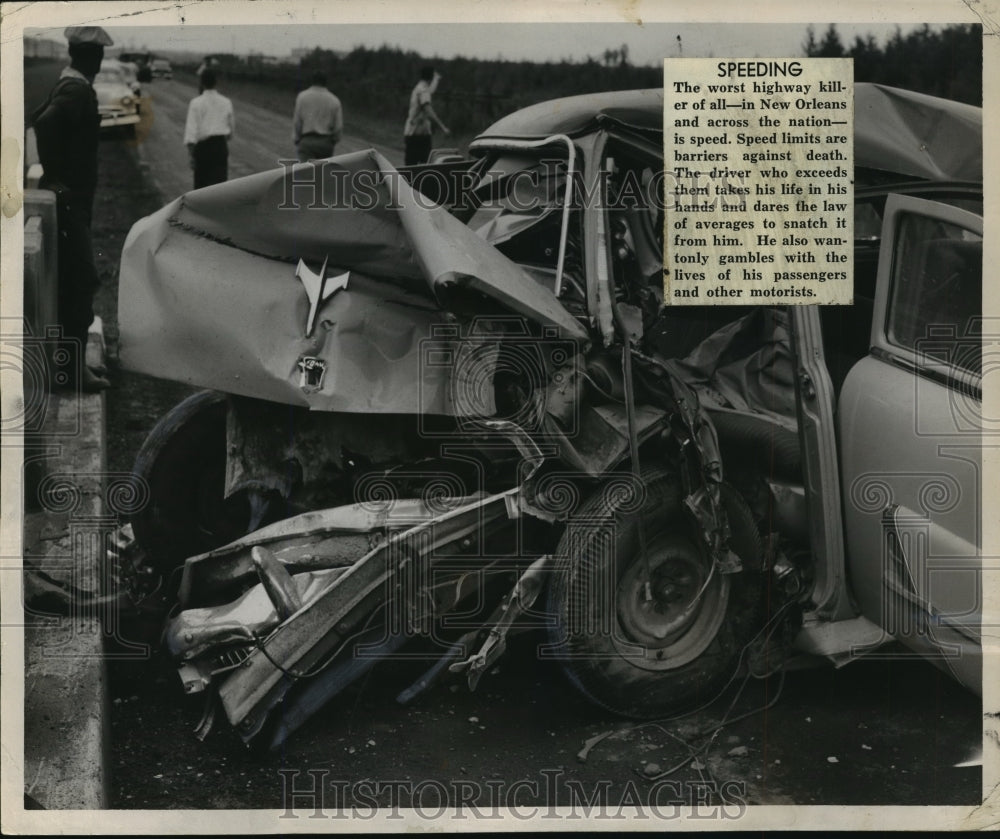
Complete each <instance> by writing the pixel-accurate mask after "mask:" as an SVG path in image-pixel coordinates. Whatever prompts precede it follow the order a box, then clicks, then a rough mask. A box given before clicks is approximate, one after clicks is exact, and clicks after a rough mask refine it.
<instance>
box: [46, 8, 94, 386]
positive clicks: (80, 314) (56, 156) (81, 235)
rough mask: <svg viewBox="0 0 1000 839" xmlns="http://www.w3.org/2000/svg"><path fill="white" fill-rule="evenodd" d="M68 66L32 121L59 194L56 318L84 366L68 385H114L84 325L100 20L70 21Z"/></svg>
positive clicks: (89, 303) (90, 269) (90, 304)
mask: <svg viewBox="0 0 1000 839" xmlns="http://www.w3.org/2000/svg"><path fill="white" fill-rule="evenodd" d="M64 34H65V36H66V39H67V40H68V41H69V55H70V66H69V67H67V68H65V69H64V70H63V71H62V75H61V76H60V77H59V81H58V82H57V83H56V86H55V87H54V88H53V89H52V92H51V93H50V94H49V97H48V99H47V100H46V101H45V104H43V105H42V106H41V107H40V108H39V109H38V110H37V111H36V112H35V114H34V119H33V120H32V123H33V126H34V129H35V138H36V141H37V143H38V157H39V160H40V162H41V164H42V169H43V170H44V173H43V175H42V179H41V182H40V184H39V186H41V188H42V189H50V190H52V191H53V192H54V193H55V194H56V211H57V217H58V223H59V251H58V252H59V291H58V305H59V323H60V324H61V326H62V331H63V338H64V339H65V345H64V348H65V349H67V350H68V351H69V352H70V354H71V356H70V357H71V358H72V359H73V360H74V362H76V363H74V364H71V365H70V368H71V369H73V370H79V371H80V373H79V379H78V380H76V381H71V382H70V383H69V384H70V385H72V386H78V387H80V388H81V389H82V390H84V391H88V392H93V391H98V390H103V389H104V388H106V387H110V382H108V380H107V379H105V378H104V377H103V376H102V375H99V373H100V372H103V371H94V370H91V369H90V368H89V367H87V365H86V347H87V331H88V329H89V328H90V324H91V322H92V321H93V320H94V294H95V292H96V291H97V286H98V282H99V280H98V275H97V267H96V266H95V265H94V255H93V248H92V246H91V240H90V225H91V218H92V215H93V210H94V192H95V190H96V188H97V144H98V138H99V131H100V124H101V118H100V116H99V115H98V113H97V96H96V94H95V93H94V88H93V87H92V86H91V85H92V84H93V81H94V76H96V75H97V71H98V70H99V69H100V67H101V61H102V59H103V58H104V48H105V47H109V46H111V45H112V43H113V42H112V40H111V38H110V37H108V33H107V32H105V31H104V30H103V29H101V28H100V27H99V26H71V27H69V28H68V29H66V31H65V33H64Z"/></svg>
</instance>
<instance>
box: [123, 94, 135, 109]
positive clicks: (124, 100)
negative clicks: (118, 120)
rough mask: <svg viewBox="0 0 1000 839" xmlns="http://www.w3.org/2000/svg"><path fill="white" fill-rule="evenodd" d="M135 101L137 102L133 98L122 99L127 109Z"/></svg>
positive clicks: (124, 97) (125, 97)
mask: <svg viewBox="0 0 1000 839" xmlns="http://www.w3.org/2000/svg"><path fill="white" fill-rule="evenodd" d="M134 101H135V100H134V99H133V98H132V97H131V96H123V97H122V105H123V106H125V107H126V108H127V107H128V106H129V105H131V104H132V103H133V102H134Z"/></svg>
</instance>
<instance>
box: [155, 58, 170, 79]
mask: <svg viewBox="0 0 1000 839" xmlns="http://www.w3.org/2000/svg"><path fill="white" fill-rule="evenodd" d="M149 68H150V70H151V71H152V74H153V78H154V79H172V78H173V77H174V71H173V69H172V68H171V66H170V62H169V61H167V59H165V58H154V59H153V61H152V62H151V63H150V65H149Z"/></svg>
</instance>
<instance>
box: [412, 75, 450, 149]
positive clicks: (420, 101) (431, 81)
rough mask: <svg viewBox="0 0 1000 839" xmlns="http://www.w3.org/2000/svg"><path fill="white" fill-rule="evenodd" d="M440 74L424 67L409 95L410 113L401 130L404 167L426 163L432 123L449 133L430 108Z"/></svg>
mask: <svg viewBox="0 0 1000 839" xmlns="http://www.w3.org/2000/svg"><path fill="white" fill-rule="evenodd" d="M439 81H441V74H440V73H436V72H434V68H433V67H424V69H423V70H421V71H420V81H419V82H417V84H416V87H414V88H413V92H412V93H410V111H409V113H408V114H407V117H406V125H405V126H404V128H403V142H404V144H405V146H406V157H405V165H406V166H414V165H416V164H419V163H426V162H427V160H428V158H429V157H430V156H431V132H432V130H433V123H437V125H438V127H439V128H440V129H441V130H442V131H443V132H444V133H445V134H450V133H451V132H450V131H449V130H448V129H447V128H446V127H445V124H444V123H443V122H441V120H440V119H438V115H437V114H436V113H434V108H433V107H431V94H432V93H434V91H435V90H437V86H438V82H439Z"/></svg>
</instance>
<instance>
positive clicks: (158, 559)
mask: <svg viewBox="0 0 1000 839" xmlns="http://www.w3.org/2000/svg"><path fill="white" fill-rule="evenodd" d="M226 414H227V397H226V395H225V394H223V393H217V392H215V391H200V392H198V393H195V394H193V395H192V396H189V397H188V398H187V399H185V400H184V401H183V402H181V403H180V404H178V405H176V406H175V407H174V408H173V409H171V410H170V412H169V413H167V414H166V416H164V417H163V418H162V419H160V421H159V422H158V423H157V424H156V425H155V426H154V428H153V430H152V431H151V432H150V433H149V436H148V437H146V440H145V441H144V442H143V444H142V447H141V448H140V449H139V453H138V454H137V455H136V459H135V465H134V466H133V467H132V473H133V476H134V480H136V481H137V482H140V484H143V485H144V486H140V487H137V492H138V493H141V494H143V495H145V496H146V497H147V498H148V502H147V503H146V504H145V505H144V506H143V508H142V509H141V510H139V511H138V512H137V513H135V514H133V516H132V519H131V522H132V529H133V533H134V534H135V538H136V541H137V542H138V543H139V544H140V545H141V546H142V548H143V549H144V551H145V552H146V554H147V556H148V559H149V564H150V565H151V567H152V568H153V569H154V570H155V571H156V572H158V573H160V574H161V575H164V576H167V575H169V574H170V572H172V571H173V570H174V569H175V568H176V567H177V566H179V565H180V564H181V563H183V561H184V560H185V559H187V558H188V557H189V556H194V555H196V554H200V553H204V552H205V551H208V550H211V549H212V548H216V547H219V546H221V545H224V544H227V543H228V542H231V541H232V540H233V539H236V538H238V537H239V536H241V535H243V534H244V533H246V529H247V526H248V524H249V522H250V503H249V500H248V499H247V496H246V494H245V493H235V494H234V495H233V496H231V497H230V498H224V497H223V493H224V488H225V480H226Z"/></svg>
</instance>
